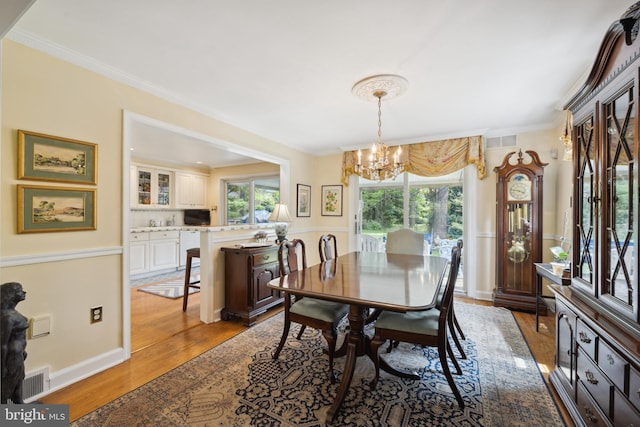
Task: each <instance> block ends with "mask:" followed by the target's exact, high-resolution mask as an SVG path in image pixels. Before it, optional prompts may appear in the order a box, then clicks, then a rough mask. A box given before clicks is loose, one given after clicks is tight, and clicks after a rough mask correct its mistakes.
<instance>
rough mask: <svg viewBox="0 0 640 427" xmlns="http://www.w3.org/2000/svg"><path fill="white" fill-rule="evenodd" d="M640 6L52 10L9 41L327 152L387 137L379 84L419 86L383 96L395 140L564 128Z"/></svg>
mask: <svg viewBox="0 0 640 427" xmlns="http://www.w3.org/2000/svg"><path fill="white" fill-rule="evenodd" d="M633 3H634V1H631V0H606V1H603V0H529V1H525V0H519V1H514V0H481V1H468V0H402V1H393V0H349V1H345V0H324V1H317V0H316V1H310V0H183V1H175V0H154V1H149V0H109V1H104V0H37V1H36V2H35V4H33V5H32V6H31V7H30V8H29V9H28V10H27V12H26V13H25V14H24V15H23V16H22V17H21V18H20V19H19V21H18V22H17V24H16V25H15V26H14V28H13V30H11V31H10V32H9V33H8V37H9V38H11V39H13V40H16V41H19V42H21V43H25V44H29V45H31V46H33V47H36V48H38V49H41V50H44V51H46V52H48V53H51V54H54V55H57V56H60V57H62V58H64V59H66V60H69V61H72V62H74V63H78V64H80V65H82V66H85V67H87V68H90V69H94V70H96V71H98V72H101V73H103V74H105V75H107V76H109V77H111V78H114V79H117V80H120V81H123V82H126V83H129V84H132V85H134V86H137V87H140V88H142V89H144V90H146V91H149V92H151V93H155V94H158V95H160V96H163V97H165V98H167V99H169V100H171V101H174V102H178V103H180V104H183V105H186V106H188V107H191V108H193V109H195V110H197V111H200V112H203V113H205V114H208V115H210V116H212V117H214V118H217V119H220V120H223V121H225V122H228V123H230V124H233V125H235V126H238V127H240V128H243V129H245V130H248V131H251V132H254V133H256V134H258V135H261V136H263V137H266V138H269V139H271V140H273V141H276V142H279V143H282V144H285V145H287V146H291V147H294V148H297V149H300V150H303V151H306V152H309V153H313V154H318V155H322V154H329V153H337V152H339V151H341V150H344V149H353V148H356V147H366V146H368V145H370V144H371V142H373V141H374V140H375V138H376V135H377V121H378V118H377V106H376V104H375V103H372V102H365V101H363V100H361V99H358V98H356V97H354V96H353V95H352V94H351V88H352V86H353V85H354V84H355V83H356V82H357V81H359V80H361V79H362V78H365V77H368V76H371V75H374V74H398V75H401V76H403V77H405V78H406V79H407V80H408V81H409V88H408V90H407V92H406V93H405V94H404V95H402V96H400V97H398V98H395V99H393V100H389V101H387V102H385V101H383V106H382V138H383V140H384V141H385V142H387V143H389V144H390V145H395V144H399V143H408V142H417V141H428V140H434V139H440V138H447V137H456V136H465V135H472V134H483V135H486V136H496V135H501V134H513V133H517V132H522V131H527V130H533V129H540V128H549V127H551V126H557V125H558V124H559V123H560V122H561V120H562V118H563V115H562V113H561V109H562V106H563V104H564V102H566V101H567V100H568V98H569V97H570V96H571V95H572V94H573V92H575V91H576V90H577V88H578V86H579V85H580V84H581V83H582V82H583V80H584V78H585V76H586V73H587V72H588V71H589V68H590V66H591V64H592V62H593V60H594V57H595V54H596V53H597V50H598V48H599V45H600V41H601V40H602V37H603V36H604V33H605V31H606V30H607V29H608V28H609V26H610V25H611V23H612V22H614V21H615V20H617V19H618V18H619V17H620V16H621V15H622V14H623V13H624V11H625V10H626V9H627V8H628V7H630V6H631V5H632V4H633ZM145 130H146V131H149V129H145ZM150 132H153V130H151V131H150ZM164 134H165V132H159V133H158V132H156V133H155V134H154V142H153V143H149V142H150V141H146V142H147V144H146V145H147V148H146V149H145V148H144V147H143V145H140V147H141V148H140V150H141V151H140V153H142V152H144V151H145V150H151V151H152V152H154V153H155V154H156V155H160V156H167V155H168V156H170V157H169V158H176V156H178V155H181V154H185V155H192V154H194V155H197V156H200V157H199V158H200V159H203V158H205V157H202V155H203V154H202V153H201V152H196V149H193V153H192V152H191V151H192V150H187V149H181V150H176V149H175V145H174V144H175V142H174V143H171V140H169V147H173V149H172V150H169V152H170V153H165V152H164V149H162V148H161V146H162V144H160V143H159V142H158V141H160V140H161V139H162V136H161V135H164ZM171 137H172V138H174V137H175V135H173V136H171ZM143 142H144V141H136V142H135V144H136V145H137V144H142V143H143ZM184 144H187V145H183V147H186V146H190V145H188V144H190V142H189V143H184ZM209 145H215V144H211V143H209ZM136 150H138V147H136ZM215 157H216V155H213V156H207V157H206V158H210V159H213V158H215ZM185 161H192V160H185ZM228 161H231V160H228ZM214 163H215V162H213V161H211V162H210V164H211V165H214Z"/></svg>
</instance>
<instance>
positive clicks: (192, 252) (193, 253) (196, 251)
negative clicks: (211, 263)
mask: <svg viewBox="0 0 640 427" xmlns="http://www.w3.org/2000/svg"><path fill="white" fill-rule="evenodd" d="M192 258H200V248H191V249H187V267H186V269H185V271H184V295H183V296H182V311H187V300H188V299H189V288H196V289H200V285H198V284H197V283H200V280H197V281H195V282H191V259H192Z"/></svg>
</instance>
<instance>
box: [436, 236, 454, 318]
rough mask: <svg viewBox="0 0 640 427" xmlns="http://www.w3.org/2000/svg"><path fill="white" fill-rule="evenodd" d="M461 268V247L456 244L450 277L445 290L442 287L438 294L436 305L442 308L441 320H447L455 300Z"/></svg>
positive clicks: (452, 254) (450, 266) (450, 265)
mask: <svg viewBox="0 0 640 427" xmlns="http://www.w3.org/2000/svg"><path fill="white" fill-rule="evenodd" d="M459 269H460V248H459V247H458V246H454V247H453V249H451V262H450V263H449V277H448V278H447V283H446V284H445V287H444V290H443V289H441V290H440V293H439V294H438V301H436V307H437V308H439V309H440V320H442V319H443V315H444V320H445V321H446V315H447V313H448V311H449V307H451V304H452V302H453V291H454V289H455V287H456V280H458V270H459Z"/></svg>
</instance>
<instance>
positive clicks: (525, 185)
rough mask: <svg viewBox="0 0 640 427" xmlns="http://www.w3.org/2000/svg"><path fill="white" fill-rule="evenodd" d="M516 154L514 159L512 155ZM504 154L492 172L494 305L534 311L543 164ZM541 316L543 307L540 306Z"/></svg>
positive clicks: (534, 155) (532, 154) (531, 155)
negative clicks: (494, 234) (494, 201)
mask: <svg viewBox="0 0 640 427" xmlns="http://www.w3.org/2000/svg"><path fill="white" fill-rule="evenodd" d="M516 154H517V155H516ZM526 154H527V157H528V158H529V159H530V161H529V162H525V158H524V155H523V153H522V151H519V152H517V153H516V152H515V151H514V152H511V153H509V154H507V155H506V156H505V158H504V160H503V161H502V164H501V165H500V166H497V167H496V168H494V172H495V173H496V175H497V183H496V252H497V253H496V261H497V262H496V269H497V271H496V289H495V295H494V305H496V306H500V307H507V308H514V309H519V310H528V311H536V305H537V304H538V299H537V294H536V283H537V280H536V279H537V277H536V269H535V266H534V263H537V262H540V261H541V258H542V178H543V172H544V167H545V166H546V165H547V164H546V163H542V162H541V161H540V158H539V157H538V154H537V153H536V152H535V151H527V152H526ZM539 309H540V312H541V313H546V306H545V305H544V304H541V306H540V307H539Z"/></svg>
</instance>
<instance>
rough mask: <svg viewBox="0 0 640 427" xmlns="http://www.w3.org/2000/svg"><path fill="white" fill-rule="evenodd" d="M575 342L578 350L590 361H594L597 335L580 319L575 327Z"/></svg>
mask: <svg viewBox="0 0 640 427" xmlns="http://www.w3.org/2000/svg"><path fill="white" fill-rule="evenodd" d="M576 341H577V342H578V345H579V346H580V348H581V349H582V350H583V351H584V352H585V353H587V354H588V355H589V357H590V358H591V359H593V360H596V344H597V342H598V335H596V333H595V332H593V330H591V328H590V327H588V326H587V325H586V324H585V323H584V322H583V321H582V320H580V319H578V325H577V326H576Z"/></svg>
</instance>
